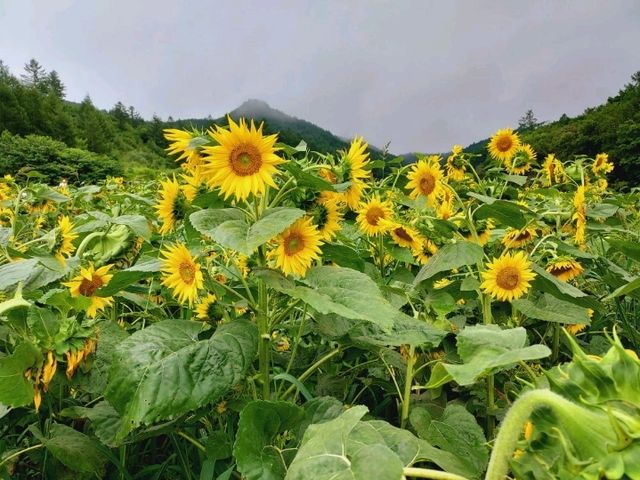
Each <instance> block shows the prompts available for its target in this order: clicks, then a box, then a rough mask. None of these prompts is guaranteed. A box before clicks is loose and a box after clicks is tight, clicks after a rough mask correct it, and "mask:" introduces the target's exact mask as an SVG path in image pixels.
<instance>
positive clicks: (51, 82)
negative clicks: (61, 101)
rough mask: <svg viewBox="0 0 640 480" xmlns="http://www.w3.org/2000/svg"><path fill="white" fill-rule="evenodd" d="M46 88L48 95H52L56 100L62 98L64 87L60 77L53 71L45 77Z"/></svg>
mask: <svg viewBox="0 0 640 480" xmlns="http://www.w3.org/2000/svg"><path fill="white" fill-rule="evenodd" d="M47 87H48V90H49V92H50V93H52V94H54V95H55V96H56V97H58V98H64V96H65V90H66V88H65V86H64V83H62V80H60V75H58V72H56V71H55V70H51V72H49V75H48V76H47Z"/></svg>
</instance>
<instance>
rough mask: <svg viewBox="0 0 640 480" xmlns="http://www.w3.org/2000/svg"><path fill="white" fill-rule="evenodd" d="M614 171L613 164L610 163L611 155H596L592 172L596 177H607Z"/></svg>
mask: <svg viewBox="0 0 640 480" xmlns="http://www.w3.org/2000/svg"><path fill="white" fill-rule="evenodd" d="M612 170H613V163H611V162H610V161H609V155H608V154H606V153H599V154H597V155H596V158H595V160H594V161H593V165H592V166H591V171H592V172H593V173H594V174H595V175H606V174H607V173H609V172H611V171H612Z"/></svg>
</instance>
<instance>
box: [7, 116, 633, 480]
mask: <svg viewBox="0 0 640 480" xmlns="http://www.w3.org/2000/svg"><path fill="white" fill-rule="evenodd" d="M165 137H166V139H167V142H168V148H167V151H168V154H169V155H171V156H173V157H174V158H175V159H176V160H177V161H178V162H179V169H177V170H176V171H175V172H174V173H172V174H170V175H168V176H167V175H165V176H162V178H158V179H157V181H137V180H135V179H127V180H124V179H122V178H119V177H115V178H114V177H110V178H107V179H106V180H105V181H103V182H99V183H98V184H96V185H83V186H79V187H75V186H69V185H66V184H64V183H61V184H60V185H59V186H57V187H51V186H47V185H44V184H41V183H39V182H38V176H37V173H35V172H32V173H30V174H29V175H30V176H29V178H28V179H26V180H25V181H20V182H18V181H16V180H15V179H14V178H12V177H11V176H6V177H4V178H3V179H0V291H1V292H2V294H1V297H0V478H3V479H9V478H11V479H13V478H15V479H32V478H33V479H35V478H44V479H92V478H107V479H118V480H137V479H192V480H212V479H219V480H224V479H248V480H258V479H264V480H276V479H287V480H306V479H308V480H329V479H331V480H346V479H358V480H359V479H362V480H369V479H374V480H375V479H377V480H400V479H407V480H408V479H417V478H431V479H448V480H465V479H469V480H470V479H481V478H486V479H490V480H498V479H505V478H516V479H593V480H596V479H602V478H606V479H640V361H639V360H638V355H637V351H638V346H639V344H640V327H639V325H638V322H637V319H638V315H639V313H640V238H639V237H640V214H639V208H640V195H638V193H637V192H632V193H626V194H622V193H617V192H615V191H612V190H610V188H609V186H608V183H607V174H608V173H610V172H611V171H612V169H613V168H614V164H613V161H612V160H610V159H609V158H608V156H607V154H605V153H602V154H599V155H597V156H596V157H595V158H587V157H585V156H578V157H576V158H572V159H563V158H556V156H554V155H549V156H547V157H546V158H544V159H542V158H537V156H536V152H535V151H534V150H533V149H532V148H531V146H529V145H526V144H523V143H522V142H521V140H520V138H519V137H518V134H517V132H514V131H512V130H511V129H505V130H500V131H498V132H496V134H495V135H494V136H493V137H492V139H491V141H490V143H489V150H488V155H489V158H490V161H488V162H483V161H482V159H480V158H479V157H478V156H477V155H473V154H470V153H466V152H465V151H464V150H463V148H461V147H460V146H454V147H453V148H452V150H451V152H450V153H449V154H447V155H443V156H439V155H431V156H424V157H422V158H419V159H418V161H417V162H416V163H414V164H409V165H404V164H403V163H402V159H401V158H385V157H384V155H383V158H382V159H380V160H375V161H373V160H371V159H370V158H369V152H368V145H367V143H365V141H364V140H363V139H362V138H355V139H354V140H353V141H352V142H351V145H350V147H349V148H348V150H346V151H339V152H334V154H320V153H317V152H313V151H309V150H308V148H307V146H306V144H304V143H301V144H299V145H297V146H290V145H285V144H282V143H278V139H277V136H276V135H264V134H263V131H262V126H258V125H256V124H255V123H254V122H253V121H249V120H244V119H241V120H239V121H237V122H235V121H234V120H232V119H231V118H229V119H228V126H226V127H224V128H223V127H212V128H211V129H209V130H208V131H198V130H193V131H181V130H166V131H165Z"/></svg>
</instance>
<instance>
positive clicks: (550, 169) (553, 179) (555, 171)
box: [542, 153, 567, 187]
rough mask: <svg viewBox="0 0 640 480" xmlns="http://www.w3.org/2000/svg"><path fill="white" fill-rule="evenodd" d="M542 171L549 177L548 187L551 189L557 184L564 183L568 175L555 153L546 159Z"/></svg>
mask: <svg viewBox="0 0 640 480" xmlns="http://www.w3.org/2000/svg"><path fill="white" fill-rule="evenodd" d="M542 170H543V171H544V174H545V176H546V177H547V186H548V187H551V186H553V185H555V184H557V183H562V182H564V181H565V180H566V179H567V174H566V173H565V171H564V167H563V166H562V163H561V162H560V160H558V159H557V158H556V156H555V155H554V154H553V153H550V154H549V155H547V156H546V158H545V159H544V163H543V164H542Z"/></svg>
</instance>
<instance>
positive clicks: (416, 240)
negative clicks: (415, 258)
mask: <svg viewBox="0 0 640 480" xmlns="http://www.w3.org/2000/svg"><path fill="white" fill-rule="evenodd" d="M380 224H381V227H383V228H385V229H387V231H388V232H389V234H390V235H391V239H392V240H393V242H394V243H395V244H396V245H398V246H399V247H403V248H410V249H411V250H419V249H420V248H421V245H422V241H423V238H422V236H421V235H420V233H418V231H417V230H416V229H414V228H411V227H409V226H407V225H404V224H402V223H399V222H396V221H393V220H380Z"/></svg>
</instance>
